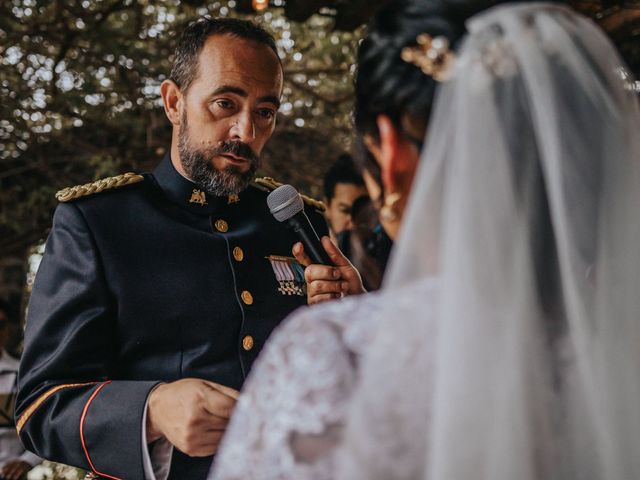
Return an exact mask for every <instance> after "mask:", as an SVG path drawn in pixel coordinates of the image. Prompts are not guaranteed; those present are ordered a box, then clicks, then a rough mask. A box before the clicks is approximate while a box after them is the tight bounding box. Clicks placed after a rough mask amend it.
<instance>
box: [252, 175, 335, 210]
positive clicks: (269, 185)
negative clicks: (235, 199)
mask: <svg viewBox="0 0 640 480" xmlns="http://www.w3.org/2000/svg"><path fill="white" fill-rule="evenodd" d="M254 182H255V183H257V184H258V185H260V186H262V187H265V188H266V189H268V190H269V191H270V192H271V191H273V190H275V189H276V188H278V187H280V186H282V185H283V184H282V183H280V182H278V181H276V180H274V179H273V178H271V177H261V178H256V179H255V180H254ZM300 197H302V200H303V201H304V203H306V204H307V205H310V206H312V207H313V208H315V209H317V210H320V211H321V212H324V211H325V210H326V209H327V207H326V206H325V204H324V203H323V202H321V201H320V200H316V199H315V198H311V197H308V196H306V195H302V194H300Z"/></svg>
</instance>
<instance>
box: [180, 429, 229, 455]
mask: <svg viewBox="0 0 640 480" xmlns="http://www.w3.org/2000/svg"><path fill="white" fill-rule="evenodd" d="M223 435H224V431H219V430H211V431H206V432H201V433H200V434H199V435H197V436H193V437H191V438H188V439H186V440H185V442H184V443H183V444H181V445H176V446H177V447H178V449H179V450H180V451H182V452H183V453H186V454H187V455H189V456H190V457H208V456H209V455H213V454H214V453H216V451H217V450H218V446H219V445H220V440H222V436H223Z"/></svg>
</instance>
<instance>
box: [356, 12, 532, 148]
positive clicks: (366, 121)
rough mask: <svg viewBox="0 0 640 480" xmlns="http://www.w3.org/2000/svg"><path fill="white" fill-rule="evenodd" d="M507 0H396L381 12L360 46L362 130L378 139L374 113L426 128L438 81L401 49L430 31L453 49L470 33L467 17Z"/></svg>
mask: <svg viewBox="0 0 640 480" xmlns="http://www.w3.org/2000/svg"><path fill="white" fill-rule="evenodd" d="M503 1H506V0H397V1H393V2H389V4H388V5H387V6H385V7H384V8H382V9H381V10H380V11H378V13H377V14H376V15H375V17H374V18H373V20H372V21H371V23H370V24H369V27H368V31H367V35H366V37H365V39H364V40H363V41H362V43H361V44H360V48H359V50H358V71H357V76H356V83H355V96H356V102H355V126H356V129H357V131H358V133H359V134H360V135H371V136H373V137H374V138H378V129H377V127H376V117H377V116H378V115H380V114H385V115H387V116H388V117H389V118H390V119H391V121H392V122H393V123H394V124H395V125H396V127H398V129H401V120H402V118H403V117H404V116H405V115H408V116H410V117H411V118H412V120H414V121H415V122H417V123H418V124H419V125H421V126H422V127H423V128H426V124H427V120H428V118H429V115H430V114H431V108H432V105H433V99H434V94H435V91H436V88H437V85H438V83H437V82H436V81H435V80H434V79H433V78H432V77H430V76H428V75H425V74H424V73H422V71H421V70H420V69H419V68H418V67H416V66H415V65H413V64H411V63H407V62H405V61H404V60H402V58H401V52H402V49H403V48H405V47H411V46H415V45H417V37H418V35H421V34H424V33H426V34H428V35H430V36H431V37H438V36H441V37H445V38H446V39H447V40H448V41H449V47H450V49H452V50H454V51H455V49H456V48H457V46H458V43H459V40H460V39H461V38H462V36H463V35H464V34H465V32H466V30H465V26H464V22H465V20H467V19H468V18H469V17H470V16H472V15H474V14H475V13H476V12H479V11H481V10H484V9H486V8H489V7H490V6H493V5H496V4H498V3H502V2H503ZM521 3H525V2H521Z"/></svg>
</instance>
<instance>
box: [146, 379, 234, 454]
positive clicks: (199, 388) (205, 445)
mask: <svg viewBox="0 0 640 480" xmlns="http://www.w3.org/2000/svg"><path fill="white" fill-rule="evenodd" d="M238 394H239V392H238V391H237V390H234V389H232V388H229V387H225V386H224V385H219V384H217V383H213V382H208V381H206V380H200V379H197V378H185V379H182V380H178V381H175V382H172V383H165V384H162V385H159V386H157V387H156V388H155V389H154V390H152V391H151V394H150V395H149V407H148V411H147V441H148V442H149V443H151V442H153V441H155V440H157V439H159V438H161V437H165V438H166V439H167V440H168V441H169V442H170V443H171V444H172V445H173V446H174V447H176V448H177V449H178V450H180V451H181V452H183V453H186V454H187V455H190V456H192V457H206V456H209V455H213V454H214V453H215V452H216V451H217V450H218V444H219V443H220V439H221V438H222V435H223V434H224V431H225V429H226V428H227V423H228V422H229V418H231V412H232V411H233V407H234V406H235V403H236V399H237V398H238Z"/></svg>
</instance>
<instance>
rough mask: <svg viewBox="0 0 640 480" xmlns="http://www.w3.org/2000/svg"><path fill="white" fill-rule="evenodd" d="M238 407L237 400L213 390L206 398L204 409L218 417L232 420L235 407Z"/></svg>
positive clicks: (208, 392) (209, 391)
mask: <svg viewBox="0 0 640 480" xmlns="http://www.w3.org/2000/svg"><path fill="white" fill-rule="evenodd" d="M235 405H236V400H235V399H234V398H231V397H229V396H227V395H225V394H223V393H220V392H219V391H218V390H216V389H214V388H211V389H209V390H208V391H207V394H206V395H205V396H204V402H203V405H202V406H203V408H204V410H205V411H206V412H207V413H209V414H211V415H215V416H216V417H222V418H231V414H232V413H233V407H235Z"/></svg>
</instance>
